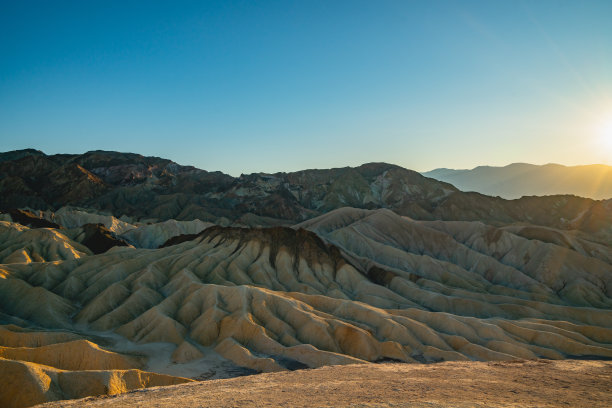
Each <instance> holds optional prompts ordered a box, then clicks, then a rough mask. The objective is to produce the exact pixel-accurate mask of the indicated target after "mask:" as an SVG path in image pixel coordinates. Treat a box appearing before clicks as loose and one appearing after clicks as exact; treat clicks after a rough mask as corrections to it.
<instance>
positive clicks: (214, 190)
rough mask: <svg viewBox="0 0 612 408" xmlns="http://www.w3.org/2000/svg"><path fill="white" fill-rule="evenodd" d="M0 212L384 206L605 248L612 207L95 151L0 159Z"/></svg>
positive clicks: (166, 214) (178, 215)
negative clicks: (224, 169)
mask: <svg viewBox="0 0 612 408" xmlns="http://www.w3.org/2000/svg"><path fill="white" fill-rule="evenodd" d="M0 192H1V193H2V194H0V209H4V210H5V211H7V210H9V209H13V208H24V207H29V208H32V209H38V210H57V209H59V208H60V207H63V206H67V205H70V206H80V207H84V208H89V209H93V210H95V211H97V212H106V213H108V214H113V215H116V216H123V215H125V216H129V217H131V218H132V219H135V220H140V221H153V222H157V221H164V220H169V219H176V220H187V221H189V220H194V219H199V220H202V221H208V222H214V223H216V224H220V225H230V224H234V225H245V226H274V225H292V224H294V223H296V222H301V221H304V220H307V219H310V218H313V217H316V216H318V215H321V214H324V213H326V212H328V211H330V210H333V209H337V208H341V207H346V206H348V207H354V208H362V209H375V208H388V209H391V210H393V211H394V212H396V213H397V214H399V215H404V216H408V217H411V218H414V219H420V220H435V219H442V220H464V221H483V222H487V223H489V224H494V225H506V224H510V223H529V224H535V225H542V226H547V227H552V228H557V229H564V230H568V229H571V230H579V231H585V232H587V233H589V234H591V235H592V236H593V237H595V238H596V239H599V240H603V241H604V242H607V243H610V242H612V241H610V239H611V238H610V237H611V236H612V201H611V200H608V201H595V200H592V199H588V198H580V197H576V196H568V195H565V196H550V197H542V198H539V197H525V198H522V199H519V200H504V199H500V198H495V197H489V196H484V195H481V194H477V193H464V192H461V191H459V190H457V189H456V188H455V187H454V186H452V185H450V184H447V183H444V182H440V181H437V180H434V179H430V178H427V177H424V176H422V175H420V174H419V173H416V172H414V171H411V170H407V169H404V168H401V167H399V166H395V165H391V164H385V163H369V164H364V165H362V166H359V167H356V168H348V167H347V168H338V169H328V170H304V171H299V172H294V173H276V174H263V173H254V174H250V175H241V176H240V177H237V178H234V177H231V176H229V175H226V174H223V173H220V172H207V171H204V170H199V169H196V168H194V167H186V166H180V165H178V164H176V163H173V162H171V161H169V160H166V159H160V158H156V157H143V156H140V155H137V154H131V153H117V152H104V151H94V152H88V153H85V154H82V155H52V156H47V155H45V154H43V153H42V152H38V151H34V150H25V151H17V152H8V153H3V154H1V155H0Z"/></svg>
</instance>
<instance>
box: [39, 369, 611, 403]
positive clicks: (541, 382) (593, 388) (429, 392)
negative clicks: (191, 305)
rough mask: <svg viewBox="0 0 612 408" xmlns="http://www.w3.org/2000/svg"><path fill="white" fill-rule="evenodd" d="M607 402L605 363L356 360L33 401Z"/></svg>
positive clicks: (608, 372) (608, 380)
mask: <svg viewBox="0 0 612 408" xmlns="http://www.w3.org/2000/svg"><path fill="white" fill-rule="evenodd" d="M250 406H257V407H262V406H266V407H272V406H274V407H276V406H285V407H341V406H356V407H451V406H452V407H563V406H567V407H610V406H612V362H610V361H586V360H564V361H550V360H536V361H504V362H445V363H439V364H428V365H422V364H396V363H386V364H356V365H348V366H330V367H323V368H318V369H313V370H299V371H293V372H281V373H267V374H259V375H253V376H248V377H240V378H233V379H227V380H213V381H204V382H196V383H188V384H181V385H175V386H168V387H155V388H148V389H144V390H138V391H133V392H129V393H127V394H121V395H117V396H111V397H89V398H85V399H81V400H72V401H59V402H52V403H47V404H43V405H39V407H45V408H51V407H56V408H57V407H151V408H154V407H166V408H168V407H181V408H183V407H250Z"/></svg>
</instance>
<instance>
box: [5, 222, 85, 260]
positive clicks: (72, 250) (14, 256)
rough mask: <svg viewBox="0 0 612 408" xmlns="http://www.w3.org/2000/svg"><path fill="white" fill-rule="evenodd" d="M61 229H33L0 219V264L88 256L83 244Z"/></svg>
mask: <svg viewBox="0 0 612 408" xmlns="http://www.w3.org/2000/svg"><path fill="white" fill-rule="evenodd" d="M64 233H65V231H60V230H55V229H50V228H37V229H30V228H28V227H25V226H23V225H21V224H16V223H13V222H8V221H0V263H5V264H8V263H16V262H26V263H27V262H50V261H60V260H65V259H77V258H81V257H83V256H87V255H91V253H92V252H91V251H90V250H89V249H88V248H87V247H86V246H84V245H82V244H80V243H78V242H75V241H73V240H72V239H70V238H69V237H68V236H66V235H65V234H64Z"/></svg>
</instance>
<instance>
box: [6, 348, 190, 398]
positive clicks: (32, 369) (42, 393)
mask: <svg viewBox="0 0 612 408" xmlns="http://www.w3.org/2000/svg"><path fill="white" fill-rule="evenodd" d="M0 378H2V381H0V406H1V407H3V408H24V407H29V406H32V405H36V404H41V403H44V402H48V401H58V400H62V399H73V398H84V397H88V396H93V395H115V394H120V393H124V392H127V391H129V390H134V389H141V388H147V387H155V386H160V385H174V384H182V383H186V382H190V381H192V380H190V379H187V378H181V377H172V376H168V375H160V374H155V373H149V372H145V371H140V370H97V371H64V370H59V369H56V368H52V367H48V366H45V365H39V364H35V363H29V362H25V361H15V360H6V359H4V358H1V357H0Z"/></svg>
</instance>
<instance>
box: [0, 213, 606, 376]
mask: <svg viewBox="0 0 612 408" xmlns="http://www.w3.org/2000/svg"><path fill="white" fill-rule="evenodd" d="M304 226H305V227H308V228H310V229H313V230H316V231H318V232H319V233H320V234H322V235H323V236H325V237H327V238H328V239H329V240H330V241H332V242H335V243H336V244H337V246H336V245H330V244H327V243H325V242H324V241H323V240H321V239H320V238H319V237H318V236H317V235H315V234H314V233H312V232H309V231H306V230H304V229H290V228H280V227H277V228H270V229H243V228H223V227H211V228H208V229H206V230H204V231H203V232H202V233H201V234H200V236H199V237H198V238H197V239H195V240H193V241H188V242H184V243H182V244H179V245H175V246H171V247H168V248H163V249H158V250H153V251H151V250H138V249H130V248H126V249H115V250H113V251H112V252H111V253H106V254H102V255H97V256H90V257H87V258H82V259H77V260H73V261H65V262H62V263H60V264H53V265H52V266H48V265H47V264H43V263H39V264H29V265H4V266H2V267H1V268H0V269H1V276H2V277H3V278H2V279H0V310H2V311H3V312H4V313H5V314H6V315H10V316H14V317H16V318H18V319H22V320H24V321H29V322H31V323H33V324H38V325H42V326H45V327H49V328H72V329H75V328H78V327H80V328H81V330H83V328H89V330H95V331H98V332H104V331H114V332H116V333H117V334H120V335H121V336H124V337H125V338H127V339H129V340H131V341H134V342H138V343H151V342H167V343H173V344H175V345H176V346H181V345H182V344H183V342H184V341H186V340H187V341H189V342H194V343H195V344H198V345H200V346H204V347H210V348H213V349H214V350H215V351H216V352H217V353H219V354H221V355H222V356H224V357H225V358H228V359H229V360H231V361H233V362H234V363H235V364H237V365H240V366H244V367H249V368H252V369H254V370H257V371H276V370H285V369H287V368H288V367H293V366H308V367H319V366H322V365H327V364H346V363H352V362H358V361H377V360H380V359H389V358H390V359H394V360H399V361H408V362H413V361H438V360H466V359H477V360H504V359H516V358H536V357H546V358H552V359H558V358H563V357H566V356H579V355H582V356H601V357H612V329H610V328H611V327H612V312H611V311H610V308H611V305H612V300H611V293H610V288H612V266H611V265H610V264H608V263H606V262H604V261H602V260H601V259H598V258H590V257H586V256H585V255H582V254H579V253H578V252H575V251H573V250H570V249H567V248H561V247H560V248H557V246H556V245H554V244H550V243H544V242H540V241H533V240H527V239H526V238H523V237H520V236H518V235H515V234H513V233H511V232H509V231H504V230H499V229H495V228H492V227H486V226H484V225H482V224H477V223H474V225H471V226H465V225H459V224H457V223H445V222H415V221H411V220H407V219H402V218H400V217H398V216H397V215H395V214H394V213H392V212H390V211H387V210H377V211H368V210H357V209H346V210H339V211H335V212H332V213H330V214H328V215H326V216H324V217H321V218H319V219H317V220H313V221H312V222H311V223H309V224H308V225H304ZM381 230H385V231H387V233H385V234H382V233H381ZM514 247H516V248H517V249H516V250H514V249H513V248H514ZM515 251H516V252H515ZM559 251H560V252H559ZM559 254H562V255H563V256H564V258H559ZM527 258H528V259H527ZM559 259H562V260H563V261H562V262H559V261H558V260H559ZM570 278H571V279H570ZM40 301H44V302H45V304H46V305H47V306H46V307H45V308H44V309H42V310H41V309H40V308H39V307H38V306H37V304H39V302H40Z"/></svg>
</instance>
